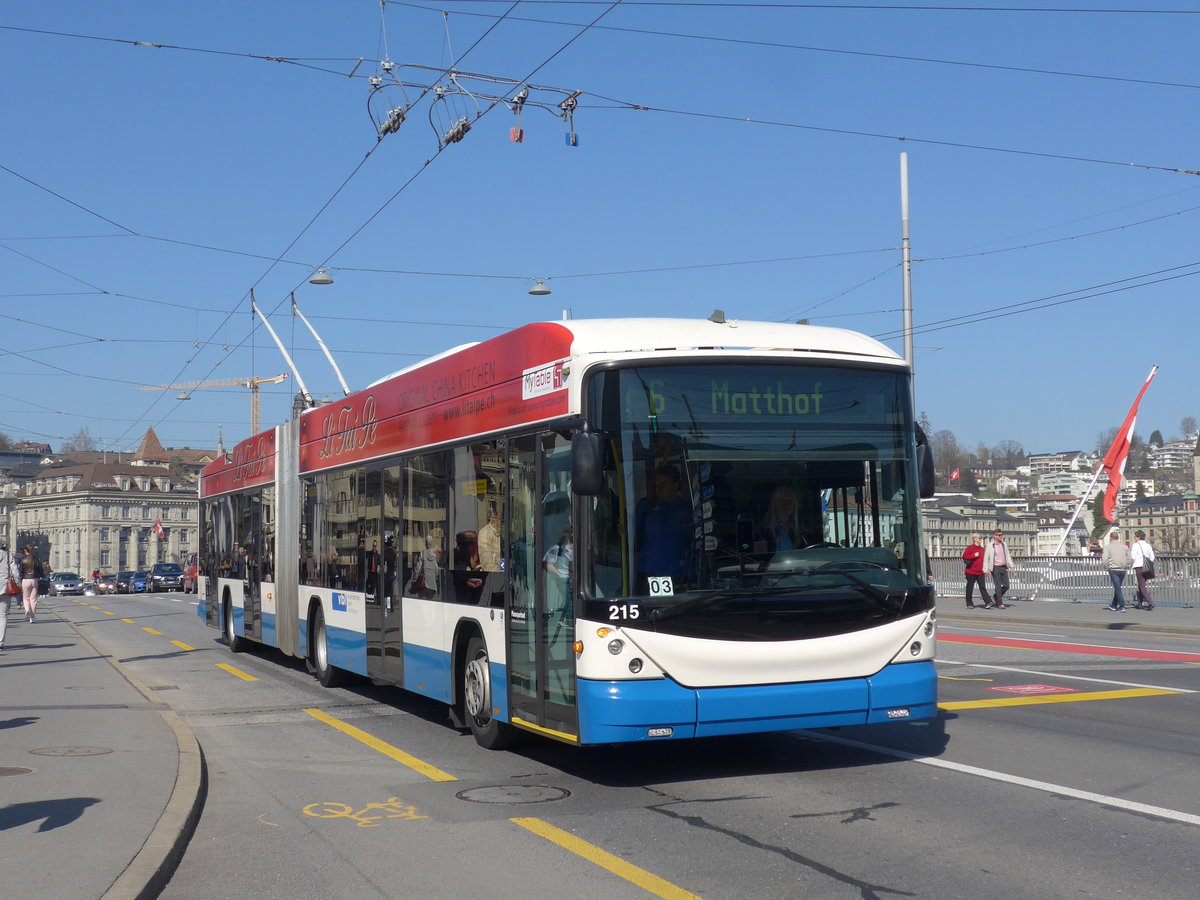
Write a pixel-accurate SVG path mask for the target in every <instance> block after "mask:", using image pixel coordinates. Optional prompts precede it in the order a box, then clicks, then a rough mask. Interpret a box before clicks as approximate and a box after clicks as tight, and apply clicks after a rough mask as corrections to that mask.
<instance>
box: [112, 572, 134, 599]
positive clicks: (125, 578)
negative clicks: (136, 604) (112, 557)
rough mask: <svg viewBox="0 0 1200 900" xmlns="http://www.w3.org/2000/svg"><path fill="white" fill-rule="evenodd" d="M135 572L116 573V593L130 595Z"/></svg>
mask: <svg viewBox="0 0 1200 900" xmlns="http://www.w3.org/2000/svg"><path fill="white" fill-rule="evenodd" d="M136 574H137V573H136V572H118V573H117V593H118V594H131V593H133V576H134V575H136Z"/></svg>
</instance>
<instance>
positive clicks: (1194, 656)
mask: <svg viewBox="0 0 1200 900" xmlns="http://www.w3.org/2000/svg"><path fill="white" fill-rule="evenodd" d="M937 639H938V641H940V642H942V643H946V644H976V645H978V646H982V647H1007V648H1009V649H1011V650H1046V651H1049V652H1051V653H1082V654H1086V655H1088V656H1119V657H1122V658H1124V659H1153V660H1157V661H1158V662H1184V663H1200V653H1173V652H1171V651H1169V650H1138V649H1136V648H1131V647H1104V646H1100V645H1098V644H1067V643H1063V642H1061V641H1026V640H1021V639H1018V638H994V637H980V636H979V635H974V634H946V633H944V632H943V633H941V634H939V635H938V638H937Z"/></svg>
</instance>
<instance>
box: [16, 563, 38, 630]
mask: <svg viewBox="0 0 1200 900" xmlns="http://www.w3.org/2000/svg"><path fill="white" fill-rule="evenodd" d="M17 565H18V566H20V569H21V600H22V602H24V604H25V615H26V617H27V619H28V621H29V623H30V624H31V625H32V624H33V623H34V622H36V621H37V596H38V582H39V581H41V578H42V562H41V560H39V559H38V558H37V554H36V553H34V552H33V547H31V546H30V545H29V544H26V545H25V546H24V547H23V548H21V555H20V557H18V559H17Z"/></svg>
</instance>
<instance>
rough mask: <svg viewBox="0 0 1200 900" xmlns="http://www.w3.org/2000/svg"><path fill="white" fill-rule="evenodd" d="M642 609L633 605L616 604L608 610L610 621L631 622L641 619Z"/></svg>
mask: <svg viewBox="0 0 1200 900" xmlns="http://www.w3.org/2000/svg"><path fill="white" fill-rule="evenodd" d="M641 615H642V609H641V607H640V606H635V605H634V604H632V603H614V604H612V606H610V607H609V608H608V621H610V622H618V621H629V620H632V619H638V618H641Z"/></svg>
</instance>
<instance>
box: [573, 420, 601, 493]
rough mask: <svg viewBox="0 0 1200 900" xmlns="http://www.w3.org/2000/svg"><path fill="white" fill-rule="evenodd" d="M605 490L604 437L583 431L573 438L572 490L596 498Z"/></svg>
mask: <svg viewBox="0 0 1200 900" xmlns="http://www.w3.org/2000/svg"><path fill="white" fill-rule="evenodd" d="M603 488H604V435H602V434H596V433H594V432H591V431H581V432H579V433H578V434H576V435H573V436H572V437H571V490H572V492H574V493H576V494H579V495H581V496H584V497H595V496H597V495H598V494H599V493H600V491H601V490H602V489H603Z"/></svg>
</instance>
